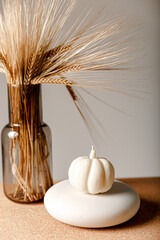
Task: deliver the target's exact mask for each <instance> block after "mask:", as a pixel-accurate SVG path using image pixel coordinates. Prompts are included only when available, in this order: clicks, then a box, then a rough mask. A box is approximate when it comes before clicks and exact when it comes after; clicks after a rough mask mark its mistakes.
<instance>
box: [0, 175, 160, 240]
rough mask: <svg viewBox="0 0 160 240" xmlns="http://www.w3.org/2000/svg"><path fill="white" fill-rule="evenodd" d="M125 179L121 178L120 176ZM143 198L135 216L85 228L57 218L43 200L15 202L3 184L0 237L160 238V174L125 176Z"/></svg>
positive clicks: (3, 239)
mask: <svg viewBox="0 0 160 240" xmlns="http://www.w3.org/2000/svg"><path fill="white" fill-rule="evenodd" d="M121 180H122V179H121ZM122 181H124V182H125V183H127V184H129V185H130V186H131V187H133V188H134V189H135V190H136V191H137V192H138V194H139V195H140V198H141V207H140V209H139V211H138V213H137V214H136V216H135V217H134V218H132V219H131V220H129V221H128V222H126V223H123V224H121V225H119V226H116V227H111V228H104V229H84V228H78V227H72V226H69V225H66V224H63V223H60V222H58V221H57V220H55V219H53V218H52V217H50V216H49V214H48V213H47V212H46V210H45V208H44V205H43V202H41V203H35V204H19V203H14V202H12V201H11V200H9V199H8V198H6V197H5V195H4V193H3V188H2V184H1V185H0V240H21V239H23V240H94V239H96V240H103V239H104V240H117V239H119V240H138V239H139V240H160V178H146V179H123V180H122Z"/></svg>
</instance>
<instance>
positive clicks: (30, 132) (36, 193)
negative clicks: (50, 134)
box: [9, 84, 52, 201]
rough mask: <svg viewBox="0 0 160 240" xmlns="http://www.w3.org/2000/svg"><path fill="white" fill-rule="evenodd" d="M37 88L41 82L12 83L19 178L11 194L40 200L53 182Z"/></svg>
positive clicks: (15, 171)
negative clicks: (41, 125) (25, 84)
mask: <svg viewBox="0 0 160 240" xmlns="http://www.w3.org/2000/svg"><path fill="white" fill-rule="evenodd" d="M38 91H39V86H38V85H37V86H33V85H32V86H20V85H16V86H15V85H11V84H9V104H10V112H11V114H10V124H11V127H12V131H13V132H16V133H18V135H17V136H14V138H11V139H10V160H11V167H12V174H13V175H14V177H15V179H16V186H15V189H14V191H13V193H12V196H10V197H11V198H13V199H14V200H17V201H19V200H20V201H37V200H40V199H41V198H42V197H43V196H44V194H45V192H46V191H47V189H48V188H49V187H50V186H51V185H52V177H51V173H50V170H49V167H48V162H47V157H48V154H49V153H48V145H47V140H46V136H45V134H44V132H43V129H42V128H41V127H40V121H41V119H40V118H41V116H40V115H41V113H40V109H39V106H38V105H37V96H38V94H39V92H38ZM28 94H29V98H28ZM17 148H18V149H17Z"/></svg>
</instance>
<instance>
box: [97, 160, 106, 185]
mask: <svg viewBox="0 0 160 240" xmlns="http://www.w3.org/2000/svg"><path fill="white" fill-rule="evenodd" d="M98 160H99V163H100V164H101V167H102V169H103V176H104V179H103V187H104V185H106V171H105V168H104V164H103V162H102V161H101V159H100V158H98Z"/></svg>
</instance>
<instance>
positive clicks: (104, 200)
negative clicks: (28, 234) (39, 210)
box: [44, 180, 140, 228]
mask: <svg viewBox="0 0 160 240" xmlns="http://www.w3.org/2000/svg"><path fill="white" fill-rule="evenodd" d="M44 205H45V207H46V209H47V211H48V213H49V214H50V215H51V216H52V217H54V218H56V219H57V220H59V221H61V222H63V223H67V224H70V225H74V226H78V227H86V228H102V227H109V226H114V225H117V224H120V223H123V222H125V221H127V220H129V219H130V218H132V217H133V216H134V215H135V214H136V212H137V211H138V209H139V206H140V199H139V196H138V194H137V193H136V192H135V191H134V190H133V189H132V188H131V187H130V186H129V185H127V184H125V183H123V182H120V181H117V180H115V181H114V183H113V186H112V188H111V189H110V190H109V191H108V192H106V193H101V194H97V195H90V194H86V193H83V192H80V191H78V190H77V189H76V188H74V187H73V186H72V185H71V184H70V182H69V180H65V181H62V182H60V183H57V184H55V185H54V186H52V187H51V188H50V189H49V190H48V191H47V193H46V195H45V197H44Z"/></svg>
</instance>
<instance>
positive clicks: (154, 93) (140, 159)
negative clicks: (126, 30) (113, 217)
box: [0, 0, 160, 180]
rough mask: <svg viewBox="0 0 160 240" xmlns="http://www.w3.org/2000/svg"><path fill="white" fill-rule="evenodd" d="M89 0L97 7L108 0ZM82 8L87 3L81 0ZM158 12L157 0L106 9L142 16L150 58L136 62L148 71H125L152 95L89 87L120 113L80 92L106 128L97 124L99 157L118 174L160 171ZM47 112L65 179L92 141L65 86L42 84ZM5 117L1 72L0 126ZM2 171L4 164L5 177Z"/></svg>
mask: <svg viewBox="0 0 160 240" xmlns="http://www.w3.org/2000/svg"><path fill="white" fill-rule="evenodd" d="M90 2H91V4H92V3H93V4H94V3H95V4H97V5H99V4H101V3H103V2H105V0H103V1H102V0H101V1H98V0H94V1H93V0H92V1H90ZM95 6H96V5H95ZM83 7H85V1H82V8H83ZM110 9H112V10H113V13H111V11H110ZM159 10H160V8H159V4H158V1H156V0H134V1H133V0H113V1H109V7H108V11H106V16H108V13H109V14H110V15H112V14H116V13H117V14H118V15H122V16H125V15H130V14H131V13H132V15H133V16H135V18H136V19H141V20H143V22H144V26H143V28H142V29H143V31H141V33H140V35H141V36H142V40H141V45H140V48H141V49H143V53H144V52H145V53H146V54H147V56H144V57H143V58H142V59H141V61H139V63H138V64H139V65H144V66H146V68H145V70H144V71H135V72H134V75H132V76H131V74H130V73H129V72H128V73H125V78H128V79H131V80H132V81H133V79H134V78H135V79H141V80H143V82H144V83H145V84H146V86H147V88H148V89H147V90H148V92H149V93H148V94H143V93H141V94H140V95H141V96H142V98H143V99H137V98H132V97H127V96H124V95H120V94H111V93H106V92H101V91H91V93H93V94H95V95H96V96H97V97H99V98H101V99H102V100H103V101H104V102H106V103H108V104H111V105H113V106H114V107H115V108H118V109H119V110H123V111H124V112H125V113H122V112H119V111H117V110H115V109H113V108H111V107H109V105H105V104H103V103H101V102H98V101H97V100H96V99H93V98H92V97H91V96H87V95H86V94H85V93H83V92H82V94H83V96H84V98H85V100H86V102H87V103H88V105H89V107H90V108H91V109H92V111H93V113H94V114H95V115H96V116H97V118H98V119H99V121H100V122H101V124H102V125H103V128H104V130H103V131H102V130H101V129H100V128H99V127H98V130H99V132H100V134H101V136H102V140H101V143H100V144H99V146H95V148H97V155H99V156H104V157H107V158H108V159H109V160H110V161H111V162H112V163H113V164H114V166H115V169H116V177H149V176H158V175H159V173H160V105H159V103H160V94H159V89H160V84H159V74H158V70H159V69H158V67H159V66H158V65H159V62H158V47H159V46H158V36H159V35H158V29H159V26H158V14H159ZM77 14H78V13H77ZM147 66H149V67H147ZM119 74H120V75H119V77H120V78H123V77H124V73H123V72H120V73H119ZM106 77H110V78H111V79H112V77H113V76H112V74H110V75H106ZM43 115H44V121H45V122H46V123H48V125H49V126H50V128H51V130H52V135H53V161H54V169H53V171H54V179H56V180H57V179H65V178H67V171H68V167H69V165H70V163H71V161H72V160H73V159H74V158H76V157H78V156H81V155H88V154H89V151H90V147H91V145H92V144H93V141H92V139H91V137H90V135H89V133H88V131H87V129H86V127H85V125H84V123H83V121H82V119H81V117H80V115H79V113H78V112H77V110H76V109H75V107H74V104H73V103H72V100H71V99H70V97H69V95H68V93H67V92H66V89H65V88H64V87H62V86H53V85H43ZM7 121H8V109H7V83H6V79H5V77H4V76H2V75H0V130H1V129H2V128H3V126H4V125H5V124H6V123H7ZM97 138H98V137H97ZM0 154H1V150H0ZM0 156H1V155H0ZM0 160H1V157H0ZM0 164H1V161H0ZM1 170H2V167H1V165H0V179H1V180H2V177H1Z"/></svg>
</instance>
